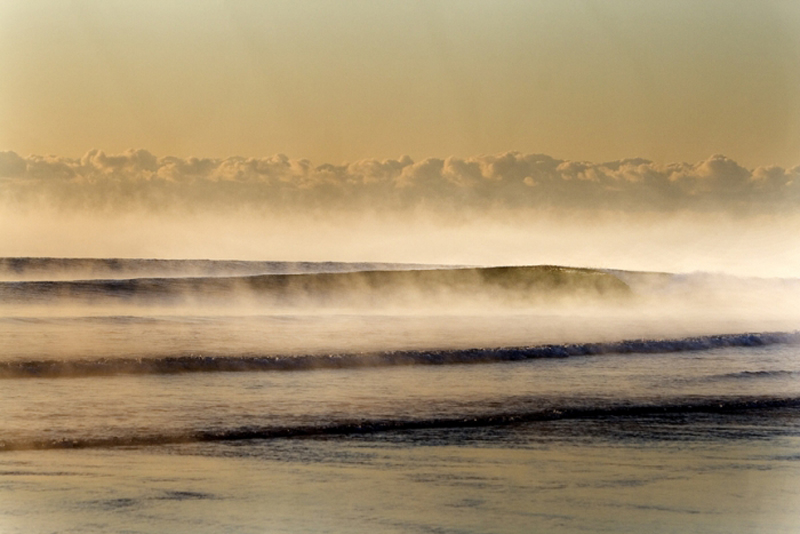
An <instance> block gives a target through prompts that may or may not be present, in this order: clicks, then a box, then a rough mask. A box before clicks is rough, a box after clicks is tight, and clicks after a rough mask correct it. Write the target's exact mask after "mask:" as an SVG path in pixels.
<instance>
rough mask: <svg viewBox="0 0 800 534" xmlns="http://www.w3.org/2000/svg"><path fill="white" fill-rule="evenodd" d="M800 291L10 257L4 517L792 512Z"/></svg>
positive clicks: (588, 275)
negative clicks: (799, 298)
mask: <svg viewBox="0 0 800 534" xmlns="http://www.w3.org/2000/svg"><path fill="white" fill-rule="evenodd" d="M799 296H800V282H798V281H797V280H787V279H755V278H753V279H743V278H734V277H730V276H726V275H722V274H713V273H689V274H670V273H636V272H625V271H613V270H601V269H576V268H568V267H557V266H532V267H505V268H482V267H476V266H465V267H445V266H440V265H439V266H435V265H399V264H378V263H358V264H356V263H348V264H345V263H334V262H330V263H297V262H294V263H290V262H235V261H227V262H215V261H196V260H121V259H108V260H106V259H98V260H83V259H81V260H78V259H75V260H73V259H58V258H55V259H49V258H6V259H0V407H2V412H0V414H1V415H0V532H2V533H4V534H5V533H68V532H69V533H72V532H74V533H95V532H96V533H100V532H103V533H107V532H120V533H123V532H124V533H172V532H175V533H190V532H191V533H219V532H226V533H227V532H231V533H265V532H285V533H296V532H309V533H316V532H348V533H349V532H398V533H399V532H419V533H512V532H632V533H634V532H635V533H638V532H681V533H685V532H709V533H711V532H714V533H717V532H718V533H736V532H743V533H744V532H747V533H757V532H758V533H761V532H771V533H774V532H786V533H790V532H791V533H795V532H799V531H800V514H798V513H797V509H798V508H800V333H799V332H798V324H800V309H799V306H800V305H798V304H797V303H798V302H800V300H798V297H799Z"/></svg>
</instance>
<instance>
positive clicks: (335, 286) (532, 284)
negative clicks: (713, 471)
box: [0, 266, 630, 307]
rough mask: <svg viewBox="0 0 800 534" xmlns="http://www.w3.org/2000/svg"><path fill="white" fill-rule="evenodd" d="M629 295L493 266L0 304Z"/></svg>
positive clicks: (104, 285)
mask: <svg viewBox="0 0 800 534" xmlns="http://www.w3.org/2000/svg"><path fill="white" fill-rule="evenodd" d="M626 296H630V288H629V287H628V285H627V284H626V283H625V282H623V281H622V280H620V279H619V278H618V277H616V276H614V275H612V274H609V273H606V272H603V271H599V270H592V269H573V268H567V267H553V266H532V267H493V268H457V269H413V270H411V269H409V270H388V271H383V270H370V271H357V272H335V273H313V274H309V273H305V274H265V275H256V276H236V277H196V278H192V277H182V278H136V279H129V280H79V281H35V282H32V281H29V282H0V300H2V302H4V303H5V304H14V305H23V304H24V305H31V304H40V305H64V304H68V303H71V302H73V303H81V304H93V305H98V304H107V303H120V304H141V305H157V304H165V303H166V304H175V303H181V302H208V301H211V302H225V301H228V302H234V303H235V302H237V301H238V300H242V299H253V300H255V301H257V302H258V303H260V304H272V305H282V306H292V305H315V306H336V307H341V306H348V305H360V306H364V305H369V306H382V305H384V304H385V302H384V301H388V302H390V303H400V304H406V305H411V304H413V305H420V304H424V303H426V302H427V303H429V302H437V301H439V302H441V301H442V300H446V299H449V298H457V299H459V300H461V301H463V300H464V299H472V300H478V301H479V300H481V299H492V300H498V299H500V300H512V301H516V302H526V301H528V302H535V301H537V299H541V298H544V297H572V298H599V297H617V298H619V297H626Z"/></svg>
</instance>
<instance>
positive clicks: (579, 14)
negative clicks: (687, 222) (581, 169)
mask: <svg viewBox="0 0 800 534" xmlns="http://www.w3.org/2000/svg"><path fill="white" fill-rule="evenodd" d="M91 148H99V149H102V150H105V151H106V152H107V153H120V152H122V151H124V150H126V149H129V148H146V149H147V150H149V151H151V152H152V153H154V154H157V155H160V156H166V155H170V156H179V157H188V156H193V155H196V156H203V157H216V158H222V157H227V156H233V155H240V156H246V157H263V156H268V155H272V154H277V153H285V154H288V155H289V156H290V157H293V158H309V159H310V160H312V161H313V162H314V163H315V164H320V163H325V162H330V163H341V162H343V161H348V162H353V161H356V160H359V159H363V158H378V159H384V158H390V157H391V158H397V157H399V156H401V155H403V154H408V155H410V156H411V157H412V158H414V159H415V160H420V159H424V158H427V157H447V156H458V157H471V156H476V155H480V154H496V153H502V152H506V151H511V150H513V151H520V152H523V153H544V154H548V155H551V156H553V157H556V158H562V159H571V160H590V161H596V162H600V161H609V160H614V159H620V158H625V157H642V158H646V159H650V160H653V161H655V162H658V163H669V162H680V161H687V162H697V161H700V160H703V159H705V158H707V157H709V156H710V155H712V154H725V155H726V156H728V157H730V158H732V159H733V160H735V161H737V162H738V163H739V164H741V165H744V166H745V167H748V168H753V167H756V166H759V165H767V164H777V165H781V166H783V167H792V166H795V165H798V164H800V2H796V1H785V2H770V1H759V2H753V1H742V2H739V1H734V0H723V1H696V0H691V1H669V2H667V1H664V2H655V1H643V0H636V1H603V2H599V1H598V2H592V1H561V0H560V1H547V2H544V1H532V0H531V1H519V2H517V1H497V0H493V1H483V2H478V1H466V0H458V1H433V0H426V1H422V2H413V1H402V2H401V1H396V2H388V1H385V2H378V1H373V0H369V1H314V2H298V1H252V2H248V1H227V2H226V1H207V0H195V1H191V2H190V1H178V2H168V1H162V0H159V1H141V0H138V1H125V2H122V1H114V0H104V1H71V2H68V1H55V0H52V1H49V0H25V1H22V0H20V1H16V0H3V1H2V2H0V149H2V150H13V151H15V152H17V153H18V154H20V155H23V156H25V155H27V154H31V153H33V154H56V155H59V156H63V157H80V156H81V155H82V154H84V153H85V152H87V151H88V150H89V149H91Z"/></svg>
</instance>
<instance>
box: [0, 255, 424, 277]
mask: <svg viewBox="0 0 800 534" xmlns="http://www.w3.org/2000/svg"><path fill="white" fill-rule="evenodd" d="M434 267H436V266H433V265H416V264H406V263H367V262H361V263H345V262H335V261H326V262H307V261H306V262H302V261H301V262H288V261H236V260H160V259H129V258H0V280H4V281H25V280H29V281H36V280H38V281H47V280H113V279H128V280H129V279H134V278H183V277H193V278H197V277H233V276H255V275H260V274H300V273H336V272H353V271H379V270H404V269H423V268H429V269H430V268H434Z"/></svg>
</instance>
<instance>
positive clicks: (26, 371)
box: [0, 332, 800, 379]
mask: <svg viewBox="0 0 800 534" xmlns="http://www.w3.org/2000/svg"><path fill="white" fill-rule="evenodd" d="M778 343H800V332H765V333H746V334H726V335H713V336H698V337H687V338H680V339H661V340H659V339H655V340H646V339H633V340H625V341H618V342H608V343H572V344H560V345H539V346H532V347H501V348H472V349H466V350H463V349H451V350H403V351H387V352H379V353H342V354H323V355H296V356H295V355H292V356H258V355H241V356H213V355H205V356H201V355H185V356H168V357H157V356H152V357H137V358H125V357H121V358H101V359H94V360H26V361H5V362H0V378H4V379H12V378H36V377H39V378H61V377H90V376H109V375H117V374H176V373H210V372H253V371H308V370H315V369H352V368H359V367H390V366H402V365H450V364H479V363H495V362H513V361H521V360H531V359H537V358H568V357H576V356H593V355H603V354H632V353H639V354H658V353H670V352H686V351H705V350H712V349H717V348H722V347H759V346H765V345H773V344H778ZM737 374H743V373H737Z"/></svg>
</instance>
